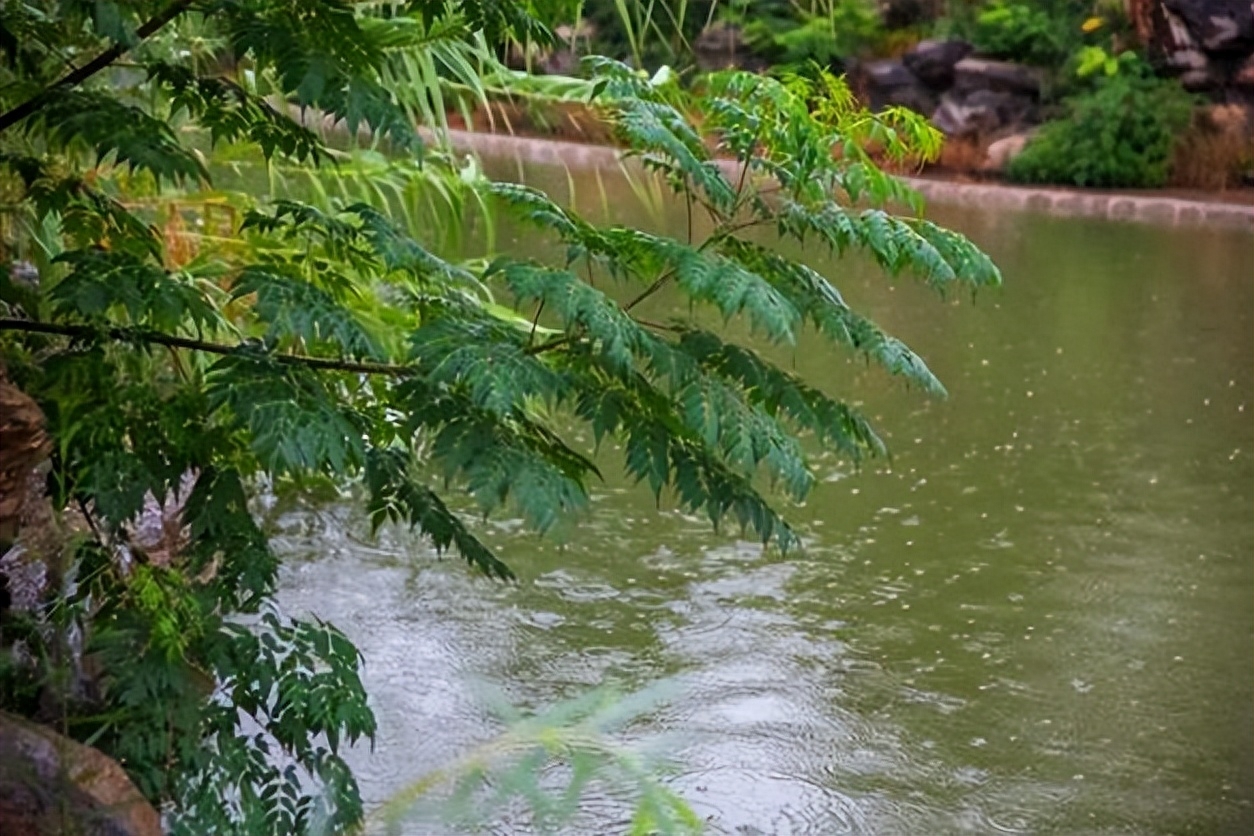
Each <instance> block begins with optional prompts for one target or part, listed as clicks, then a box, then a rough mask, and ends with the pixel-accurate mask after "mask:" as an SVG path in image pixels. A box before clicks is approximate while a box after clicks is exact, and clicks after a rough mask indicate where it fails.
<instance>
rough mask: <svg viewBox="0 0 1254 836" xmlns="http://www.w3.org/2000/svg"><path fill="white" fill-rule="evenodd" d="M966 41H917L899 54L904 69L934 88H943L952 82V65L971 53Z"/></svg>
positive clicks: (969, 45)
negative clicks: (907, 50) (906, 50)
mask: <svg viewBox="0 0 1254 836" xmlns="http://www.w3.org/2000/svg"><path fill="white" fill-rule="evenodd" d="M972 49H973V47H972V46H971V44H969V43H967V42H966V41H939V40H931V39H929V40H925V41H919V43H918V44H916V45H915V46H914V48H913V49H911V50H910V51H909V52H907V53H906V54H905V55H903V56H901V60H902V63H904V64H905V65H906V69H908V70H909V71H910V72H912V73H914V74H915V76H916V77H917V78H918V79H919V81H922V82H923V83H924V84H926V85H927V86H928V87H931V88H932V89H934V90H944V89H945V88H947V87H949V85H951V84H953V83H954V65H955V64H957V63H958V62H959V61H961V60H962V59H963V58H966V57H967V56H968V55H970V54H971V50H972Z"/></svg>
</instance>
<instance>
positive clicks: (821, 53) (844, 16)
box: [729, 0, 884, 68]
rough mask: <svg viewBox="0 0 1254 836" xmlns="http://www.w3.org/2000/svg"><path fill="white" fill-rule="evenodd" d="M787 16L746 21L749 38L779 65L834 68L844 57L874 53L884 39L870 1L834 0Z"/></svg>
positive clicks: (751, 44)
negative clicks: (813, 10) (810, 65)
mask: <svg viewBox="0 0 1254 836" xmlns="http://www.w3.org/2000/svg"><path fill="white" fill-rule="evenodd" d="M788 12H790V14H787V15H780V14H776V15H760V14H757V13H755V14H753V15H748V14H746V15H745V16H744V17H743V21H744V22H743V26H744V33H745V40H746V41H747V42H748V43H749V45H750V46H751V47H752V48H753V49H754V50H755V51H756V52H759V53H760V54H762V55H763V56H764V57H766V58H767V59H768V60H770V61H771V62H772V63H773V64H776V65H779V66H787V67H793V68H802V67H804V66H806V65H808V64H811V63H814V64H818V65H819V66H821V67H831V66H835V65H837V64H838V63H839V62H840V61H841V60H842V59H845V58H849V57H852V56H855V55H858V54H860V53H865V52H874V51H875V50H876V47H877V46H878V44H879V43H880V42H881V41H883V39H884V26H883V24H882V23H881V22H880V17H879V14H878V13H877V12H876V10H875V6H874V5H873V4H872V3H870V2H869V0H830V2H826V3H823V4H820V7H819V8H817V9H816V12H815V13H814V14H810V13H806V12H797V11H796V9H792V8H790V9H788ZM729 17H730V15H729Z"/></svg>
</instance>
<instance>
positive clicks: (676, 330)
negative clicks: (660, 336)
mask: <svg viewBox="0 0 1254 836" xmlns="http://www.w3.org/2000/svg"><path fill="white" fill-rule="evenodd" d="M635 321H636V322H637V323H638V324H640V325H643V326H644V327H645V328H652V329H653V330H655V331H666V332H668V333H672V334H682V333H683V332H684V331H685V330H687V329H685V328H680V327H678V326H675V325H663V324H662V323H661V322H651V321H650V320H647V319H639V318H636V319H635Z"/></svg>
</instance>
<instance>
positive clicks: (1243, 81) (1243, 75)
mask: <svg viewBox="0 0 1254 836" xmlns="http://www.w3.org/2000/svg"><path fill="white" fill-rule="evenodd" d="M1232 85H1233V86H1234V87H1242V88H1245V89H1246V90H1254V54H1252V55H1250V56H1249V57H1248V58H1246V59H1245V61H1244V62H1243V63H1242V64H1241V65H1240V66H1239V67H1237V70H1236V72H1234V73H1233V74H1232Z"/></svg>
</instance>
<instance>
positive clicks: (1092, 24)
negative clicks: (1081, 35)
mask: <svg viewBox="0 0 1254 836" xmlns="http://www.w3.org/2000/svg"><path fill="white" fill-rule="evenodd" d="M1105 23H1106V20H1105V18H1100V17H1090V18H1089V19H1088V20H1086V21H1084V23H1082V24H1080V29H1081V30H1082V31H1084V32H1096V31H1097V30H1098V29H1101V28H1102V26H1103V25H1105Z"/></svg>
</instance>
